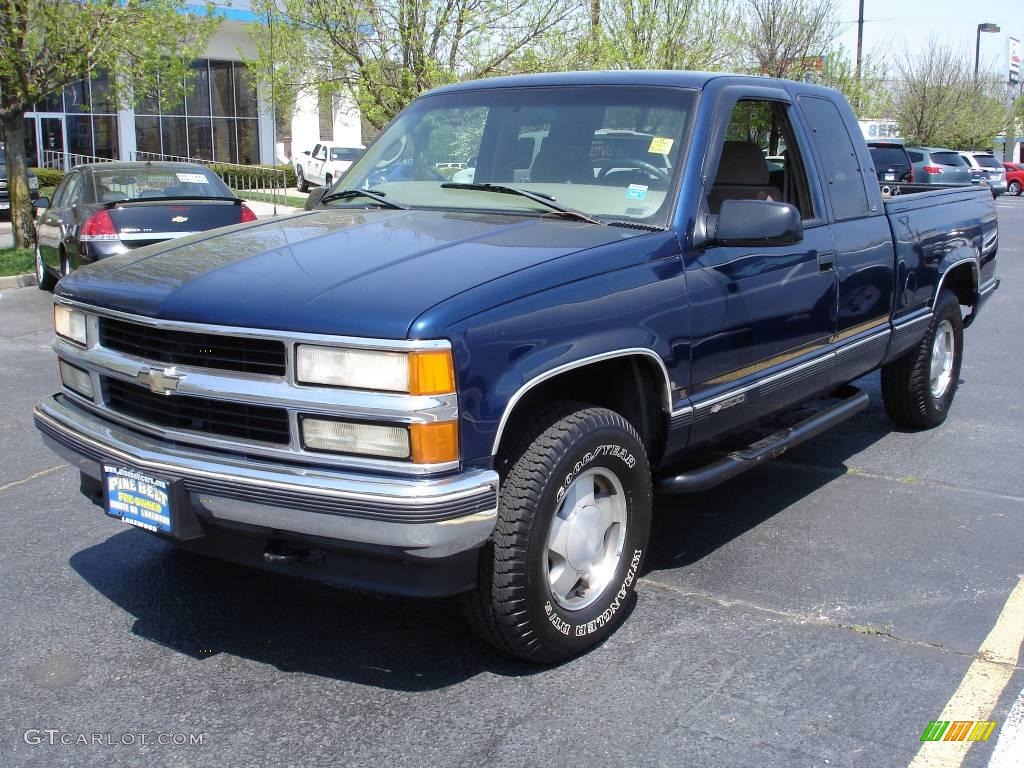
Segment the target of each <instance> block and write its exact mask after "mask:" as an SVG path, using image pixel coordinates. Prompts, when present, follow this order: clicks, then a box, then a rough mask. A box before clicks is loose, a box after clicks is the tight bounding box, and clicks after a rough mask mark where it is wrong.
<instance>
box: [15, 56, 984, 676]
mask: <svg viewBox="0 0 1024 768" xmlns="http://www.w3.org/2000/svg"><path fill="white" fill-rule="evenodd" d="M627 132H628V134H629V135H630V136H632V137H634V139H635V137H636V136H641V135H642V136H644V137H645V138H644V140H643V141H642V142H641V141H638V140H631V141H630V142H629V143H628V146H627V144H626V143H621V142H620V143H618V144H613V143H611V142H609V141H608V140H607V139H608V136H610V135H614V134H617V133H627ZM524 139H526V141H524ZM626 150H628V151H626ZM767 157H772V158H774V159H773V162H772V163H771V164H769V162H768V160H767ZM453 164H464V165H465V166H466V167H467V168H468V167H472V168H473V178H472V180H471V181H465V180H463V181H450V180H447V179H446V178H445V177H444V175H443V174H440V173H438V170H437V169H439V168H441V169H448V168H451V167H453ZM886 184H887V186H888V187H890V188H893V189H898V192H899V194H898V195H896V194H894V193H893V195H894V196H892V197H890V198H889V199H887V200H883V198H882V195H881V192H880V189H879V181H878V179H877V177H876V170H875V168H874V167H873V166H872V162H871V155H870V154H869V152H868V148H867V146H866V145H865V143H864V140H863V138H861V133H860V130H859V128H858V125H857V121H856V119H855V117H854V114H853V112H852V110H851V109H850V107H849V105H848V104H847V103H846V101H845V99H844V98H843V97H842V96H841V95H840V94H839V93H838V92H836V91H833V90H830V89H826V88H822V87H820V86H815V85H811V84H808V83H797V82H788V81H779V80H771V79H767V78H762V77H741V76H733V75H715V74H697V73H685V72H605V73H602V72H590V73H569V74H554V75H540V76H529V77H518V78H509V79H503V78H495V79H492V80H486V81H482V82H467V83H461V84H458V85H452V86H448V87H445V88H441V89H439V90H436V91H433V92H431V93H428V94H426V95H424V96H422V97H421V98H419V99H417V100H416V101H415V102H413V103H412V105H410V106H409V107H408V108H407V109H406V110H405V111H404V112H402V113H401V114H400V115H399V116H398V117H397V118H396V119H395V120H394V122H393V123H392V124H391V125H390V126H389V127H388V128H387V129H386V130H385V131H384V132H383V133H382V134H381V135H380V137H379V138H378V139H377V140H376V141H375V142H374V144H373V145H372V146H371V147H370V148H369V149H367V150H366V152H365V153H364V154H363V155H362V157H360V159H358V160H357V161H356V162H355V163H354V164H353V166H352V168H351V169H349V171H348V172H347V173H346V175H345V177H344V179H343V180H342V183H339V184H335V186H334V188H332V189H331V190H329V191H327V192H326V193H325V194H323V196H322V197H321V199H320V200H319V201H318V202H315V204H314V210H311V211H308V212H304V213H298V214H295V215H293V216H290V217H284V218H279V219H275V220H272V221H266V222H257V223H255V224H251V225H247V226H240V227H232V228H229V229H227V230H224V231H223V232H220V233H210V234H208V235H201V236H195V237H190V238H187V239H185V240H178V241H176V242H170V243H167V244H165V245H164V246H161V247H153V248H147V249H145V251H144V252H139V253H131V252H127V253H123V254H121V255H119V256H113V257H111V258H108V259H105V260H103V261H102V262H100V263H99V264H97V265H95V266H93V267H91V268H90V269H86V270H82V271H80V272H78V273H75V274H73V275H71V276H70V277H68V278H66V279H64V280H62V281H61V283H60V285H59V286H58V287H57V291H56V297H55V305H54V320H55V325H56V331H57V339H56V342H55V349H56V352H57V356H58V358H59V364H60V370H61V375H62V377H63V387H62V389H61V391H60V392H58V393H57V394H55V395H53V396H52V397H49V398H47V399H45V400H43V401H42V402H41V403H39V405H38V406H37V408H36V411H35V420H36V424H37V426H38V427H39V429H40V430H41V432H42V434H43V436H44V438H45V440H46V442H47V443H48V444H49V445H50V446H51V447H52V448H53V449H54V450H55V451H56V452H57V453H59V454H60V455H62V456H64V457H66V458H67V459H68V460H69V461H71V462H73V464H74V465H75V466H76V467H77V468H78V469H79V470H80V472H81V490H82V492H83V493H84V494H85V496H86V497H87V498H88V499H90V500H91V501H92V502H94V503H95V504H96V505H98V506H100V507H101V508H102V509H103V510H104V511H105V512H106V513H107V514H108V515H110V516H112V517H115V518H117V519H119V520H122V521H124V522H125V523H129V524H131V525H134V526H137V527H139V528H143V529H145V530H146V531H149V532H150V533H152V534H153V535H155V536H158V537H160V538H161V539H163V540H165V541H167V542H169V543H172V544H174V545H175V546H178V547H182V548H184V549H187V550H191V551H194V552H200V553H205V554H208V555H212V556H214V557H220V558H224V559H227V560H231V561H234V562H237V563H241V564H245V565H250V566H255V567H261V568H267V569H270V570H276V571H279V572H281V573H287V574H293V575H297V576H303V577H307V578H312V579H320V580H323V581H327V582H331V583H334V584H339V585H347V586H353V587H358V588H366V589H375V590H380V591H384V592H393V593H400V594H405V595H430V596H437V595H453V594H460V595H462V601H463V604H464V605H465V608H466V613H467V616H468V617H469V619H470V621H471V622H472V624H473V625H474V626H475V627H476V629H477V630H478V632H479V633H480V635H481V636H482V637H484V638H485V639H487V640H488V641H489V642H491V643H494V644H495V645H496V646H497V647H498V648H501V649H503V650H505V651H507V652H509V653H512V654H515V655H517V656H520V657H522V658H525V659H531V660H534V661H539V662H553V661H558V660H560V659H565V658H567V657H570V656H572V655H574V654H577V653H580V652H582V651H584V650H586V649H587V648H590V647H592V646H593V645H595V644H596V643H598V642H600V641H601V640H602V639H603V638H605V637H607V636H608V634H609V633H610V632H612V631H613V630H614V629H615V628H616V627H617V626H618V625H619V624H620V622H621V621H622V620H623V619H624V617H625V616H626V615H627V614H628V613H629V606H630V604H631V601H632V600H633V599H634V590H635V587H636V584H637V581H638V579H639V578H640V576H641V574H642V573H643V568H644V557H645V555H646V554H647V551H648V545H649V536H650V531H651V508H652V498H653V494H654V492H655V490H656V489H657V490H660V491H662V492H664V493H692V492H699V491H701V490H703V489H706V488H709V487H711V486H713V485H715V484H716V483H720V482H723V481H725V480H727V479H729V478H731V477H733V476H735V475H737V474H739V473H740V472H743V471H744V470H746V469H748V468H750V467H755V466H760V465H761V464H762V463H763V462H764V461H765V460H767V459H770V458H773V457H775V456H778V455H780V454H781V453H783V452H784V451H786V450H787V449H788V448H790V447H791V446H793V445H796V444H797V443H799V442H801V441H803V440H807V439H809V438H812V437H813V436H815V435H817V434H819V433H820V432H822V431H823V430H825V429H827V428H830V427H838V428H839V429H842V427H841V425H842V424H843V422H844V420H845V419H847V418H849V417H850V416H852V415H854V414H856V413H857V412H858V411H860V410H861V409H863V408H864V407H865V406H866V405H867V403H868V397H867V395H866V394H865V393H864V392H862V391H860V390H858V389H856V388H854V387H852V386H850V382H852V381H854V380H855V379H857V378H859V377H860V376H863V375H864V374H866V373H868V372H870V371H873V370H875V369H878V368H881V371H882V374H881V376H882V393H883V400H884V404H885V408H886V410H887V411H888V413H889V414H890V415H891V417H892V418H893V419H894V420H895V421H896V422H897V423H898V424H901V425H904V426H907V427H911V428H927V427H934V426H936V425H938V424H940V423H942V421H943V419H945V418H946V415H947V414H948V413H949V409H950V407H951V406H952V404H953V397H954V394H955V393H956V390H957V383H958V378H959V374H960V361H961V356H962V352H963V344H964V340H965V335H964V328H965V326H967V325H969V324H970V323H971V322H972V321H973V320H974V319H975V318H976V317H977V315H978V311H979V310H980V309H981V307H982V304H983V303H984V302H985V301H986V299H988V297H989V296H991V295H992V293H993V292H994V291H995V289H996V287H997V286H998V281H997V279H996V276H995V270H996V251H997V246H998V238H997V228H996V227H997V225H996V214H995V209H994V205H993V201H992V197H991V195H990V194H989V192H988V190H987V189H978V188H974V187H952V188H939V189H936V188H930V189H931V191H921V190H922V189H925V188H922V187H915V186H913V185H902V184H899V183H898V182H887V183H886ZM819 399H820V402H816V403H814V407H812V408H804V409H800V411H799V412H796V413H794V408H795V407H796V406H799V405H801V404H805V403H808V402H809V401H811V400H819ZM775 416H778V417H783V416H785V417H786V422H785V423H784V425H781V426H778V427H777V431H775V432H771V430H769V432H770V434H769V436H768V437H764V436H763V435H764V431H763V430H760V431H759V436H758V438H759V439H756V440H753V441H751V442H750V444H749V445H746V446H745V447H735V446H734V447H733V449H732V450H730V451H723V452H720V453H715V452H710V453H711V455H712V457H713V458H711V459H709V460H707V461H706V462H703V463H702V462H701V461H700V460H699V457H702V456H706V455H707V454H708V453H709V452H706V451H701V452H700V453H695V449H698V448H701V447H704V446H708V445H709V444H711V443H713V442H715V441H719V440H720V439H721V438H723V436H726V435H732V436H735V435H737V434H742V433H743V432H744V430H746V431H747V433H749V432H750V430H749V429H748V428H749V427H752V426H754V425H756V424H764V423H765V420H766V419H768V418H770V417H775ZM733 439H735V437H734V438H733ZM684 460H685V464H684V463H682V462H684ZM683 467H685V469H683ZM728 513H729V510H727V509H723V510H722V514H728ZM110 568H112V569H116V568H118V564H117V563H111V564H110ZM211 589H216V586H215V585H212V586H211ZM189 599H193V600H202V599H203V596H202V595H192V596H190V598H189ZM367 620H369V621H372V617H371V618H368V619H367Z"/></svg>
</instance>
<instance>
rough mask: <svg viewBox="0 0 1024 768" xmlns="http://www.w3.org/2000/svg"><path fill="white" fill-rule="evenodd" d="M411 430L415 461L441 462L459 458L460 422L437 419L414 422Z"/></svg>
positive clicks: (418, 462) (419, 462)
mask: <svg viewBox="0 0 1024 768" xmlns="http://www.w3.org/2000/svg"><path fill="white" fill-rule="evenodd" d="M409 432H410V435H409V436H410V438H411V443H412V460H413V463H415V464H441V463H442V462H446V461H457V460H458V458H459V424H458V422H456V421H435V422H433V423H430V424H413V425H412V428H411V429H410V431H409Z"/></svg>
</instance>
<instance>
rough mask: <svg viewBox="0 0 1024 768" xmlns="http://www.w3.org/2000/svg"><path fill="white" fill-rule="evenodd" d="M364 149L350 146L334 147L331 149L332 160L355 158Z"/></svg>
mask: <svg viewBox="0 0 1024 768" xmlns="http://www.w3.org/2000/svg"><path fill="white" fill-rule="evenodd" d="M362 151H363V150H361V149H350V148H349V147H334V148H332V149H331V160H355V159H356V158H357V157H359V153H360V152H362Z"/></svg>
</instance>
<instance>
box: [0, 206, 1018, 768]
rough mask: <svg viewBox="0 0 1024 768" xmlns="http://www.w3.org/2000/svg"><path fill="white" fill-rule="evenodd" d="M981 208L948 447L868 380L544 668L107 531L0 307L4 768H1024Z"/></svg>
mask: <svg viewBox="0 0 1024 768" xmlns="http://www.w3.org/2000/svg"><path fill="white" fill-rule="evenodd" d="M998 208H999V214H1000V225H1001V233H1000V242H1001V246H1000V257H999V258H1000V265H1001V267H1000V273H1001V277H1002V278H1003V284H1002V288H1001V290H1000V291H999V292H997V294H996V296H995V298H994V299H993V300H992V301H991V302H990V304H989V305H988V306H987V308H986V311H985V313H983V314H982V316H981V317H980V319H979V320H978V322H977V323H976V324H975V325H974V326H972V327H971V328H970V329H968V330H967V332H966V352H965V358H964V365H963V370H962V374H961V379H962V381H961V386H960V391H959V393H958V395H957V399H956V403H955V405H954V408H953V411H952V413H951V416H950V418H949V419H948V420H947V422H946V423H945V424H944V425H943V426H942V427H940V428H938V429H936V430H934V431H931V432H927V433H909V432H900V431H895V430H894V429H893V427H892V426H891V424H890V422H889V421H888V420H887V418H886V416H885V413H884V411H883V409H882V406H881V400H880V395H879V392H878V376H877V375H873V376H869V377H867V378H866V379H865V380H864V381H863V382H862V385H863V386H865V387H866V388H867V389H868V391H869V392H870V393H871V396H872V405H871V407H870V408H869V409H868V410H867V411H866V412H864V413H862V414H860V415H858V416H857V417H855V418H854V419H853V420H852V421H850V422H847V424H846V425H845V426H844V427H843V428H841V429H839V430H836V431H833V432H831V433H828V434H825V435H824V436H821V437H819V438H817V439H815V440H813V441H811V442H810V443H807V444H805V445H803V446H801V447H800V448H799V449H796V450H794V451H792V452H791V453H789V454H787V456H786V457H785V458H784V459H782V460H779V461H776V462H774V463H772V464H769V465H768V466H765V467H763V468H761V469H759V470H756V471H755V472H752V473H750V474H748V475H746V476H744V477H741V478H740V479H739V480H737V481H734V482H732V483H730V484H728V485H726V486H723V487H721V488H719V489H717V490H715V491H712V492H708V493H705V494H701V495H698V496H689V497H664V498H660V499H658V501H657V516H656V520H655V526H654V530H653V542H652V550H651V555H650V557H649V560H648V566H647V568H648V569H647V573H646V574H645V575H644V576H643V578H642V579H641V580H640V581H639V586H638V594H639V599H638V601H637V604H636V607H635V609H634V610H633V612H632V615H631V616H630V618H629V620H628V622H627V623H626V624H625V626H624V627H622V629H620V631H618V632H617V633H616V634H615V635H613V636H612V638H611V639H610V640H609V641H608V642H606V643H605V644H604V645H603V646H601V647H599V648H597V649H596V650H594V651H593V652H591V653H590V654H588V655H586V656H584V657H582V658H580V659H577V660H574V661H572V662H569V663H567V664H564V665H562V666H560V667H557V668H540V667H534V666H530V665H527V664H523V663H519V662H515V661H511V660H509V659H507V658H505V657H503V656H501V655H499V654H498V653H496V652H493V651H491V650H490V649H489V648H487V647H486V646H484V645H482V644H481V643H480V642H478V641H477V640H476V639H475V638H474V637H473V636H472V635H471V634H470V632H469V630H468V628H467V627H466V626H465V625H464V624H463V623H462V621H461V619H460V618H459V616H458V614H457V612H456V610H455V608H454V607H453V605H452V604H451V603H450V602H447V601H411V600H397V599H383V598H375V597H371V596H366V595H361V594H353V593H348V592H343V591H337V590H333V589H331V588H327V587H323V586H319V585H315V584H308V583H305V582H301V581H295V580H291V579H287V578H282V577H275V576H272V575H268V574H264V573H260V572H253V571H249V570H245V569H242V568H239V567H235V566H230V565H226V564H221V563H218V562H214V561H208V560H205V559H202V558H198V557H194V556H189V555H185V554H181V553H177V552H175V551H172V550H171V549H170V548H169V547H168V546H166V545H164V544H163V543H161V542H159V541H157V540H155V539H153V538H151V537H149V536H148V535H147V534H145V533H143V532H141V531H138V530H134V529H128V528H126V527H125V526H124V525H122V524H120V523H118V522H116V521H114V520H111V519H108V518H105V517H104V516H103V514H102V513H101V512H100V511H99V510H98V509H97V508H96V507H93V506H92V505H90V504H89V503H88V502H87V501H86V500H85V499H84V498H83V497H81V496H80V495H79V494H78V476H77V473H76V472H75V471H73V470H72V469H71V468H69V467H68V466H66V465H64V464H62V463H61V462H60V461H59V460H58V459H57V458H56V457H55V456H54V455H53V454H51V453H50V452H49V451H48V450H47V449H45V448H44V447H43V445H42V443H41V441H40V439H39V437H38V436H37V433H36V431H35V429H34V428H33V426H32V419H31V410H32V405H33V403H34V402H35V401H36V400H38V399H39V398H41V397H43V396H45V395H47V394H49V393H51V392H52V391H55V390H56V388H57V386H58V378H57V372H56V364H55V359H54V356H53V354H52V352H51V350H50V348H49V343H50V335H51V332H50V299H49V296H48V295H47V294H43V293H42V292H40V291H37V290H36V289H34V288H23V289H19V290H12V291H8V292H3V293H0V398H2V399H0V456H2V461H0V520H2V521H3V523H2V524H3V536H2V540H0V616H2V617H3V618H2V623H3V626H4V627H5V629H4V631H3V632H2V634H0V651H2V659H3V663H2V666H0V742H2V743H0V764H2V765H11V766H92V765H96V766H127V765H147V766H266V765H277V766H299V767H303V768H305V767H306V766H318V765H324V766H327V765H330V766H364V765H365V766H389V768H397V767H398V766H479V765H502V766H504V765H509V766H540V765H545V766H568V765H572V766H598V765H605V766H617V765H627V764H628V765H640V766H647V765H664V766H687V765H693V766H826V765H828V766H907V765H910V764H911V763H912V761H915V762H914V763H913V764H914V766H919V765H920V766H924V765H934V766H939V765H941V766H956V765H961V764H963V765H966V766H975V767H981V766H991V768H1007V766H1011V765H1014V766H1016V765H1022V764H1024V736H1022V735H1021V732H1022V731H1024V724H1021V723H1019V722H1018V724H1017V725H1016V726H1015V727H1014V726H1013V724H1012V718H1011V717H1010V712H1011V707H1013V705H1014V703H1015V702H1016V701H1017V700H1018V696H1021V697H1022V698H1024V691H1022V688H1024V669H1022V660H1021V659H1020V658H1019V657H1018V655H1017V654H1018V650H1019V643H1020V632H1021V628H1022V624H1024V613H1021V609H1020V605H1021V604H1024V601H1022V600H1016V602H1015V598H1014V597H1012V596H1011V595H1014V596H1016V597H1020V596H1021V594H1022V590H1024V587H1022V588H1018V584H1020V583H1021V577H1022V574H1024V487H1022V485H1024V484H1022V478H1024V468H1022V467H1024V404H1022V400H1021V397H1020V393H1021V382H1022V380H1024V344H1022V341H1021V339H1022V338H1024V313H1022V312H1021V310H1020V307H1021V306H1024V199H1020V198H1017V199H1011V198H1002V199H1000V201H999V202H998ZM1015 589H1017V592H1014V590H1015ZM994 628H997V629H994ZM1011 650H1012V653H1011V652H1010V651H1011ZM1017 710H1018V711H1019V710H1024V702H1021V703H1018V704H1017ZM1022 716H1024V715H1022ZM1014 717H1018V716H1017V715H1014ZM940 719H943V720H995V721H997V727H996V729H995V731H994V733H993V734H992V736H991V738H990V739H989V740H988V741H987V742H984V743H977V744H974V745H973V746H971V748H970V749H969V751H966V754H964V751H965V747H964V744H952V743H943V742H939V743H934V744H925V745H922V742H921V741H920V737H921V734H922V732H923V731H924V729H925V727H926V726H927V725H928V723H929V721H932V720H940ZM1008 720H1010V722H1008ZM1015 728H1016V730H1015ZM47 731H56V732H57V733H56V734H55V735H48V734H47ZM64 734H69V735H71V738H70V739H64V740H65V741H71V742H72V743H66V744H65V743H61V741H62V738H61V737H62V736H63V735H64ZM78 734H87V735H90V740H92V739H91V734H100V735H101V739H100V740H99V741H100V743H88V744H81V743H76V742H78V741H80V739H79V738H78ZM161 734H163V735H168V736H170V737H172V738H170V739H165V740H171V741H174V740H179V741H180V739H179V738H178V735H181V734H184V735H185V738H186V742H188V741H197V742H201V743H185V744H175V743H170V744H160V743H156V742H157V739H158V736H159V735H161ZM143 736H145V737H146V738H145V741H146V742H147V743H145V744H143V743H142V741H143ZM1015 739H1016V741H1014V740H1015ZM51 741H53V742H54V743H52V744H51V743H50V742H51ZM919 750H920V751H921V755H918V752H919ZM1018 750H1019V751H1018ZM915 756H917V757H915Z"/></svg>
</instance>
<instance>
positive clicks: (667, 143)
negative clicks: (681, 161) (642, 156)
mask: <svg viewBox="0 0 1024 768" xmlns="http://www.w3.org/2000/svg"><path fill="white" fill-rule="evenodd" d="M673 143H674V141H673V140H672V139H666V138H664V137H662V136H655V137H654V138H653V139H651V146H649V147H648V148H647V151H648V152H650V153H651V154H652V155H667V154H668V153H669V152H671V151H672V144H673Z"/></svg>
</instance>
